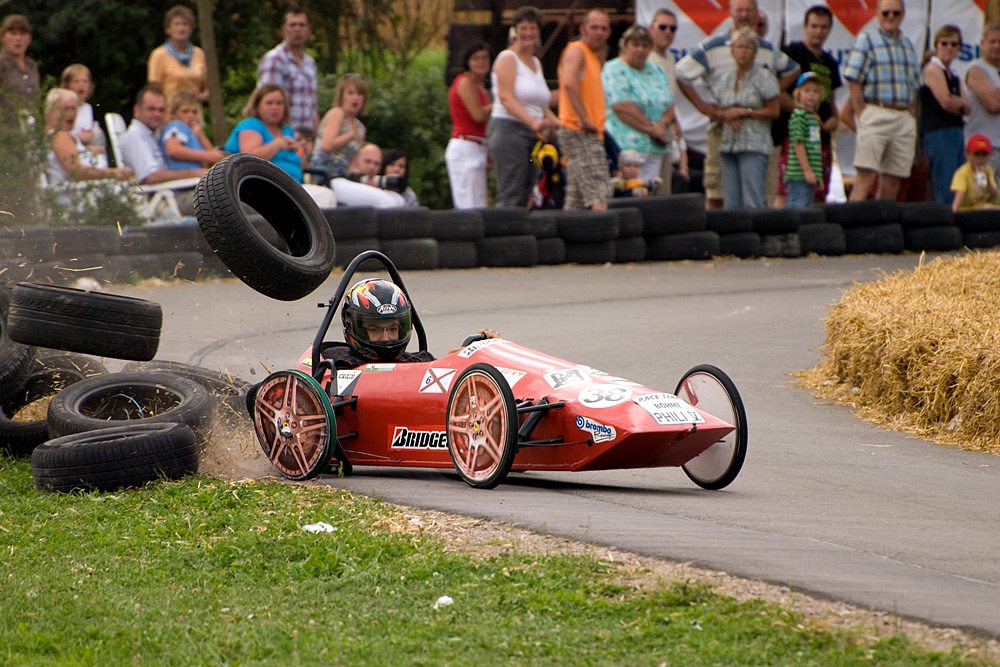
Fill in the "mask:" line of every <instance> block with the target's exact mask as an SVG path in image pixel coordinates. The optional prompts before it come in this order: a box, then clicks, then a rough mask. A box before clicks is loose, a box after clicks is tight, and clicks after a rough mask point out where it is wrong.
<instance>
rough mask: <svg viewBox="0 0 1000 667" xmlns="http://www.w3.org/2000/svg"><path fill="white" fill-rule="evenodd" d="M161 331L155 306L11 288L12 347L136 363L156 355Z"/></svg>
mask: <svg viewBox="0 0 1000 667" xmlns="http://www.w3.org/2000/svg"><path fill="white" fill-rule="evenodd" d="M162 325H163V311H162V310H161V308H160V304H158V303H156V302H154V301H147V300H145V299H136V298H133V297H128V296H123V295H119V294H106V293H104V292H87V291H84V290H79V289H76V288H73V287H60V286H56V285H38V284H34V283H18V284H17V285H16V286H15V287H14V291H13V293H12V296H11V305H10V313H9V314H8V326H9V328H10V337H11V338H12V339H13V340H16V341H17V342H20V343H24V344H26V345H37V346H39V347H49V348H55V349H57V350H66V351H67V352H80V353H83V354H93V355H94V356H98V357H112V358H115V359H133V360H136V361H148V360H149V359H152V358H153V357H154V356H155V355H156V349H157V348H158V347H159V344H160V328H161V327H162Z"/></svg>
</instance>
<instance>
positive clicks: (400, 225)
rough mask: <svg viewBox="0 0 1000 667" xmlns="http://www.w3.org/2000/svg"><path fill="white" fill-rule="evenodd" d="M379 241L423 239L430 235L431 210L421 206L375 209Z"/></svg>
mask: <svg viewBox="0 0 1000 667" xmlns="http://www.w3.org/2000/svg"><path fill="white" fill-rule="evenodd" d="M375 219H376V220H378V238H379V240H380V241H388V240H390V239H391V240H397V239H425V238H429V237H430V235H431V229H432V225H431V212H430V210H428V209H427V208H425V207H423V206H417V207H414V208H408V207H404V206H395V207H392V208H377V209H375Z"/></svg>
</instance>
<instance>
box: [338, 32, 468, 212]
mask: <svg viewBox="0 0 1000 667" xmlns="http://www.w3.org/2000/svg"><path fill="white" fill-rule="evenodd" d="M446 60H447V54H446V53H445V52H444V51H440V50H438V51H425V52H424V53H423V54H421V56H420V57H419V58H417V59H416V61H415V62H414V63H412V64H410V66H409V68H408V69H407V70H406V72H405V74H397V75H388V76H382V77H381V78H375V77H371V76H369V75H366V78H367V80H368V105H367V107H366V109H365V113H364V115H362V116H361V120H362V122H364V124H365V126H366V127H367V128H368V140H369V141H373V142H375V143H376V144H378V145H379V146H381V147H382V149H383V150H385V149H387V148H399V149H401V150H403V151H405V152H406V155H407V158H408V161H409V166H410V187H412V188H413V190H414V192H416V193H417V197H418V198H419V199H420V203H421V205H423V206H428V207H430V208H432V209H446V208H451V207H452V202H451V191H450V189H449V187H448V173H447V171H446V169H445V165H444V149H445V146H446V145H447V144H448V139H449V137H450V136H451V115H450V114H449V112H448V88H447V86H446V85H445V83H444V68H445V64H446ZM339 75H340V73H338V75H337V76H328V77H325V78H324V80H323V82H322V87H323V88H324V90H320V92H319V99H320V104H321V107H320V115H321V116H322V115H323V114H324V113H326V110H327V109H328V108H329V102H330V100H332V99H333V88H334V87H335V86H336V82H337V78H339ZM324 101H325V102H326V104H325V105H323V102H324Z"/></svg>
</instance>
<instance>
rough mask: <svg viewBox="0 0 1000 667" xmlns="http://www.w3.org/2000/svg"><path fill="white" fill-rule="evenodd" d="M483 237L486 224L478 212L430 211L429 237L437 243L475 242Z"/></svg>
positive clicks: (463, 210) (471, 210)
mask: <svg viewBox="0 0 1000 667" xmlns="http://www.w3.org/2000/svg"><path fill="white" fill-rule="evenodd" d="M485 235H486V223H484V222H483V214H482V213H480V212H479V211H476V210H473V209H455V210H452V211H431V237H432V238H435V239H437V240H438V241H475V240H477V239H481V238H483V237H484V236H485Z"/></svg>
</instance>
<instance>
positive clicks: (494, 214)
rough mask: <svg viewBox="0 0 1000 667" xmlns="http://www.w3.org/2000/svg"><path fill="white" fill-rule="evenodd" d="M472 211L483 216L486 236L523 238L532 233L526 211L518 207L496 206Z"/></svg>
mask: <svg viewBox="0 0 1000 667" xmlns="http://www.w3.org/2000/svg"><path fill="white" fill-rule="evenodd" d="M473 210H476V211H479V213H480V214H481V215H482V216H483V229H484V231H485V233H486V236H524V235H526V234H531V233H532V229H531V222H530V221H529V220H528V211H527V209H523V208H520V207H518V206H497V207H496V208H477V209H473Z"/></svg>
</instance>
